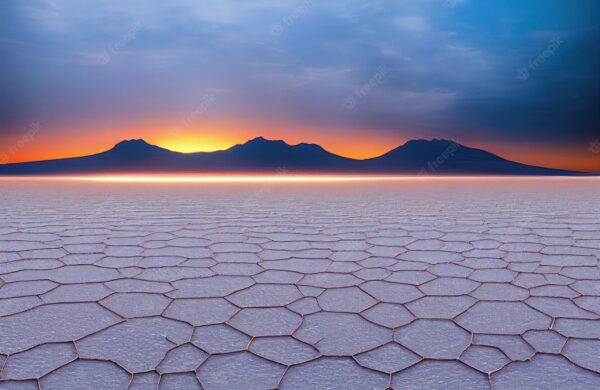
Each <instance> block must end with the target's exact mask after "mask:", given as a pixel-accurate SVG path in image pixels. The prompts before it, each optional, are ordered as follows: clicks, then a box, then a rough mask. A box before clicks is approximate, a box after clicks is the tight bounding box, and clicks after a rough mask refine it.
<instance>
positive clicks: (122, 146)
mask: <svg viewBox="0 0 600 390" xmlns="http://www.w3.org/2000/svg"><path fill="white" fill-rule="evenodd" d="M156 151H161V152H168V153H175V152H171V151H170V150H167V149H164V148H161V147H159V146H156V145H152V144H149V143H148V142H146V141H144V140H143V139H130V140H124V141H121V142H119V143H118V144H116V145H115V146H114V147H113V148H112V149H111V150H109V151H108V152H109V153H125V154H143V153H148V152H156Z"/></svg>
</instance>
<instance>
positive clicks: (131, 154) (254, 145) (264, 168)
mask: <svg viewBox="0 0 600 390" xmlns="http://www.w3.org/2000/svg"><path fill="white" fill-rule="evenodd" d="M279 168H285V169H290V170H292V171H296V172H303V171H305V172H369V173H372V172H377V173H404V172H409V173H410V172H412V173H415V172H419V173H422V172H425V173H441V174H445V173H469V174H473V173H475V174H539V175H551V174H554V175H565V174H574V173H573V172H566V171H560V170H554V169H547V168H539V167H533V166H528V165H524V164H519V163H516V162H512V161H508V160H505V159H503V158H501V157H499V156H497V155H495V154H493V153H489V152H486V151H484V150H481V149H475V148H471V147H468V146H463V145H461V144H459V143H457V142H454V141H451V140H446V139H435V138H434V139H430V140H426V139H416V140H410V141H408V142H406V143H405V144H404V145H402V146H399V147H397V148H395V149H393V150H391V151H389V152H388V153H386V154H384V155H382V156H379V157H376V158H371V159H367V160H353V159H349V158H345V157H342V156H338V155H336V154H332V153H330V152H328V151H327V150H325V149H323V148H322V147H321V146H319V145H316V144H310V143H299V144H297V145H290V144H288V143H286V142H285V141H282V140H269V139H266V138H264V137H256V138H253V139H251V140H249V141H247V142H246V143H244V144H238V145H235V146H233V147H231V148H229V149H227V150H223V151H217V152H203V153H192V154H183V153H178V152H173V151H170V150H167V149H163V148H161V147H158V146H155V145H152V144H149V143H147V142H146V141H144V140H143V139H130V140H124V141H121V142H119V143H118V144H116V145H115V146H114V147H113V148H112V149H110V150H108V151H106V152H102V153H99V154H94V155H90V156H83V157H74V158H68V159H58V160H50V161H39V162H30V163H16V164H7V165H2V166H0V174H51V173H97V172H138V171H140V172H217V171H226V172H238V171H239V172H247V171H257V172H259V171H260V172H274V171H276V170H277V169H279Z"/></svg>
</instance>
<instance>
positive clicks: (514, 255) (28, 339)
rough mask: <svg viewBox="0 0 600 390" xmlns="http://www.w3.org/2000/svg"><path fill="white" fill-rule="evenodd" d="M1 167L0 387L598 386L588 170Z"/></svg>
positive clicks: (597, 218)
mask: <svg viewBox="0 0 600 390" xmlns="http://www.w3.org/2000/svg"><path fill="white" fill-rule="evenodd" d="M0 184H1V187H0V389H21V388H23V389H28V388H32V389H37V388H38V386H39V387H40V388H41V389H43V390H45V389H80V388H101V389H127V388H129V389H149V388H157V387H159V388H160V389H194V388H198V389H199V388H205V389H273V388H282V389H321V388H329V389H386V388H394V389H406V388H415V389H416V388H423V389H425V388H426V389H436V388H440V389H441V388H444V389H489V388H491V387H492V386H493V388H494V389H515V388H519V389H557V388H569V389H592V388H600V354H599V353H598V350H599V348H600V287H599V286H600V267H599V256H600V209H599V208H598V205H599V204H600V203H599V201H600V186H599V185H598V184H600V183H599V182H598V180H596V179H573V178H568V179H558V178H544V179H540V178H505V179H494V178H487V179H467V178H465V179H460V180H457V179H436V180H403V181H400V182H381V183H378V182H369V183H361V184H360V185H357V184H356V183H336V184H324V183H318V184H316V183H312V184H311V183H303V184H289V183H288V184H260V183H246V184H232V183H229V184H197V185H192V184H177V185H173V184H169V185H166V184H163V185H161V184H151V185H150V184H131V185H128V184H106V183H77V182H60V181H51V180H50V181H43V182H41V181H36V180H3V181H2V182H0Z"/></svg>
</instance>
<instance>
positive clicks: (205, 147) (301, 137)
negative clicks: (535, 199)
mask: <svg viewBox="0 0 600 390" xmlns="http://www.w3.org/2000/svg"><path fill="white" fill-rule="evenodd" d="M202 127H206V128H209V129H210V130H202V129H184V130H182V131H174V130H167V131H162V130H161V128H160V127H156V128H149V127H141V128H137V129H131V130H123V131H110V130H107V131H96V130H95V131H89V132H79V134H75V131H68V130H67V131H65V133H67V134H70V135H69V136H68V140H69V142H67V143H65V142H64V139H63V138H62V137H56V136H54V135H52V134H50V133H49V132H48V133H45V132H44V131H43V129H42V130H40V131H39V132H38V133H37V134H36V135H35V136H33V137H31V139H28V138H23V136H21V137H18V136H12V137H6V136H4V137H3V136H2V135H0V144H1V145H14V146H12V147H8V148H6V151H5V152H4V155H3V158H4V161H6V162H11V163H16V162H27V161H41V160H50V159H58V158H67V157H79V156H85V155H90V154H95V153H99V152H103V151H106V150H109V149H110V148H112V147H113V146H114V145H115V144H116V143H118V142H120V141H122V140H125V139H137V138H142V139H144V140H146V141H147V142H149V143H151V144H154V145H157V146H160V147H163V148H165V149H169V150H172V151H176V152H181V153H194V152H212V151H216V150H224V149H227V148H230V147H231V146H233V145H236V144H240V143H244V142H246V141H247V140H249V139H252V138H254V137H257V136H264V137H265V138H268V139H283V140H284V141H286V142H287V143H289V144H297V143H301V142H307V143H316V144H319V145H321V146H322V147H323V148H325V149H326V150H328V151H330V152H332V153H335V154H338V155H341V156H344V157H349V158H355V159H366V158H372V157H377V156H380V155H382V154H384V153H386V152H388V151H389V150H391V149H393V148H395V147H397V146H400V145H402V144H403V143H404V142H406V141H407V140H409V139H411V137H400V136H397V137H393V136H387V137H386V136H382V135H379V134H370V133H369V132H367V131H365V132H363V133H348V134H344V133H343V132H342V131H340V130H337V129H333V131H323V130H321V129H319V128H310V127H309V128H308V129H307V130H304V131H297V130H291V131H287V132H285V131H269V130H261V129H262V128H263V127H262V126H261V125H255V126H249V127H247V128H245V129H244V130H242V129H241V128H236V127H233V126H231V127H229V126H225V125H223V124H219V123H214V124H206V125H205V126H202ZM414 138H417V137H414ZM461 142H462V143H463V144H465V145H468V146H471V147H477V148H482V149H485V150H488V151H491V152H493V153H495V154H498V155H499V156H501V157H504V158H507V159H510V160H513V161H518V162H522V163H526V164H531V165H537V166H544V167H551V168H560V169H569V170H576V171H587V172H595V171H600V154H599V153H594V150H593V146H594V145H593V144H592V145H582V146H580V147H575V146H563V147H561V146H555V145H546V146H544V145H536V146H535V147H533V146H532V145H531V144H523V145H520V144H506V143H496V144H494V143H492V142H489V141H481V140H472V141H469V140H461Z"/></svg>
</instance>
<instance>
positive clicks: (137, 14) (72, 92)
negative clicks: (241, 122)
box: [0, 0, 600, 143]
mask: <svg viewBox="0 0 600 390" xmlns="http://www.w3.org/2000/svg"><path fill="white" fill-rule="evenodd" d="M575 3H576V4H575ZM599 9H600V6H599V5H598V2H596V1H593V0H589V1H586V0H581V1H578V2H566V1H535V0H530V1H503V2H498V1H461V0H439V1H436V0H425V1H419V2H414V1H398V2H386V1H374V2H368V3H365V2H362V1H349V2H343V3H342V2H321V1H311V0H304V1H277V2H275V1H252V2H222V1H203V2H196V1H192V0H174V1H169V2H165V3H155V2H144V1H132V2H127V3H123V2H121V1H116V0H106V1H93V2H92V1H89V2H81V1H75V0H55V1H44V0H34V1H28V2H22V1H17V0H6V1H3V2H2V3H0V58H1V61H2V73H1V74H0V87H1V89H0V102H1V103H2V104H1V106H0V121H1V125H2V126H1V127H0V131H1V132H7V131H9V130H8V129H11V128H14V127H15V126H14V124H15V123H27V121H31V120H38V121H39V120H43V121H45V122H52V121H58V120H61V119H63V118H65V117H67V118H69V120H71V121H74V122H77V121H80V122H82V123H85V122H94V121H100V120H104V119H107V118H110V119H111V120H113V121H116V122H118V120H119V119H123V120H125V119H127V121H129V122H131V121H135V119H136V118H144V117H147V116H148V115H150V114H153V115H155V114H162V115H163V116H168V115H176V116H177V115H181V113H185V112H189V110H191V109H193V108H194V107H195V106H196V105H197V101H199V100H201V99H202V96H205V95H206V93H207V92H211V93H214V94H216V95H217V96H218V102H219V104H218V105H217V104H215V106H214V108H212V109H211V111H210V113H209V114H208V115H212V116H215V117H218V116H229V117H236V118H242V119H243V118H246V117H248V118H264V119H265V120H266V121H268V120H269V119H270V118H277V119H282V120H288V121H290V122H292V123H295V122H300V123H301V122H306V121H309V122H313V123H316V124H320V125H324V126H331V127H332V128H338V129H339V128H347V129H349V130H352V129H354V131H356V130H357V129H361V128H364V129H369V131H375V132H380V133H381V134H396V133H399V134H401V135H405V136H419V134H417V133H415V132H417V131H422V132H424V133H425V134H424V135H427V136H431V135H435V136H440V137H448V138H458V139H461V138H464V137H472V136H477V137H478V138H480V139H486V138H487V139H490V140H499V141H506V140H517V141H519V140H531V139H538V140H539V139H543V141H544V142H547V143H563V142H579V141H586V140H589V139H591V138H593V136H594V134H597V133H598V130H599V127H600V125H599V118H598V103H599V102H598V96H599V94H600V85H599V79H598V77H599V76H598V69H599V66H600V62H599V57H598V52H599V50H598V49H599V47H598V46H599V39H598V38H599V37H598V34H599V30H598V24H597V20H599V19H600V13H599ZM553 39H554V40H556V39H559V40H560V44H559V45H558V46H557V47H555V48H554V49H553V50H551V51H552V53H550V54H548V48H549V47H551V45H552V42H554V41H553ZM523 68H525V69H526V70H527V77H522V74H520V73H519V71H521V70H522V69H523ZM382 70H383V71H382ZM374 80H375V82H374ZM349 100H351V101H352V102H353V105H352V107H349V106H348V104H347V102H348V101H349ZM345 102H346V103H345Z"/></svg>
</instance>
